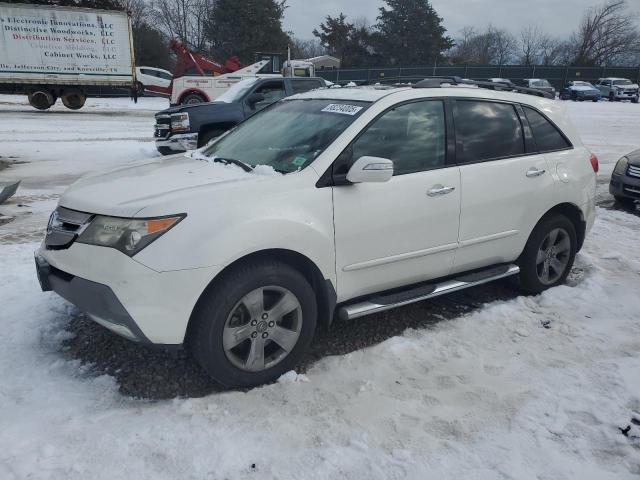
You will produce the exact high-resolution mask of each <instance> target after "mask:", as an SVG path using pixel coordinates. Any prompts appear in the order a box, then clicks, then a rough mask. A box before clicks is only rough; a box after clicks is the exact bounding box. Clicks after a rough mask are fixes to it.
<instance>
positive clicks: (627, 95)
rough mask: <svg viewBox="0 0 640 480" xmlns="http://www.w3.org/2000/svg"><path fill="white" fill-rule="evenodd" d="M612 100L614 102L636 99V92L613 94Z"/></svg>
mask: <svg viewBox="0 0 640 480" xmlns="http://www.w3.org/2000/svg"><path fill="white" fill-rule="evenodd" d="M613 96H614V98H615V99H616V100H633V99H635V98H638V92H637V91H628V92H617V91H616V92H614V94H613Z"/></svg>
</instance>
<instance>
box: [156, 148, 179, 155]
mask: <svg viewBox="0 0 640 480" xmlns="http://www.w3.org/2000/svg"><path fill="white" fill-rule="evenodd" d="M158 152H160V155H173V154H174V153H178V152H174V151H173V150H171V149H170V148H169V147H158Z"/></svg>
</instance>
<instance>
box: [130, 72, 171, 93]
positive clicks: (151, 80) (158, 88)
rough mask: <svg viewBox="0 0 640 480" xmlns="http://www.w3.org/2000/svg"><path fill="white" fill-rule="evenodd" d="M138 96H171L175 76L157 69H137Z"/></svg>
mask: <svg viewBox="0 0 640 480" xmlns="http://www.w3.org/2000/svg"><path fill="white" fill-rule="evenodd" d="M136 80H137V84H136V85H137V86H136V88H137V91H138V95H144V94H145V93H157V94H161V95H167V96H168V95H171V81H172V80H173V75H172V74H171V72H169V71H168V70H163V69H162V68H155V67H136Z"/></svg>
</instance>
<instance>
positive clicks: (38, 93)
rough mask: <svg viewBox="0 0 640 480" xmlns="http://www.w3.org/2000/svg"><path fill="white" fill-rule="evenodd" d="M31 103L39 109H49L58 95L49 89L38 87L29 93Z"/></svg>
mask: <svg viewBox="0 0 640 480" xmlns="http://www.w3.org/2000/svg"><path fill="white" fill-rule="evenodd" d="M27 98H28V99H29V105H31V106H32V107H33V108H36V109H38V110H48V109H49V108H51V107H52V106H53V105H54V104H55V103H56V100H57V97H56V96H55V95H54V94H53V93H51V92H50V91H48V90H44V89H38V90H33V91H31V92H29V94H28V95H27Z"/></svg>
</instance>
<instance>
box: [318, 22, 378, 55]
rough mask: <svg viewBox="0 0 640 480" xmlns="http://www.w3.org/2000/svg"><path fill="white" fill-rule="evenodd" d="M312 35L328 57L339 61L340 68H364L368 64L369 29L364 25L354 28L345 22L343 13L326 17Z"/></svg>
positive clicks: (353, 25)
mask: <svg viewBox="0 0 640 480" xmlns="http://www.w3.org/2000/svg"><path fill="white" fill-rule="evenodd" d="M313 34H314V35H315V36H316V37H318V39H320V42H321V43H322V45H323V46H324V47H325V48H326V49H327V51H328V52H329V54H330V55H333V56H334V57H336V58H338V59H340V65H341V66H343V67H353V66H364V65H367V64H369V63H370V59H371V58H370V57H371V55H370V53H369V49H370V47H369V44H370V36H371V33H370V32H369V29H368V28H367V27H366V26H365V25H359V26H355V24H353V23H350V22H347V17H346V16H345V15H344V14H343V13H341V14H340V15H338V16H337V17H331V16H330V15H327V17H326V18H325V21H324V22H323V23H321V24H320V30H317V29H314V30H313Z"/></svg>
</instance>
